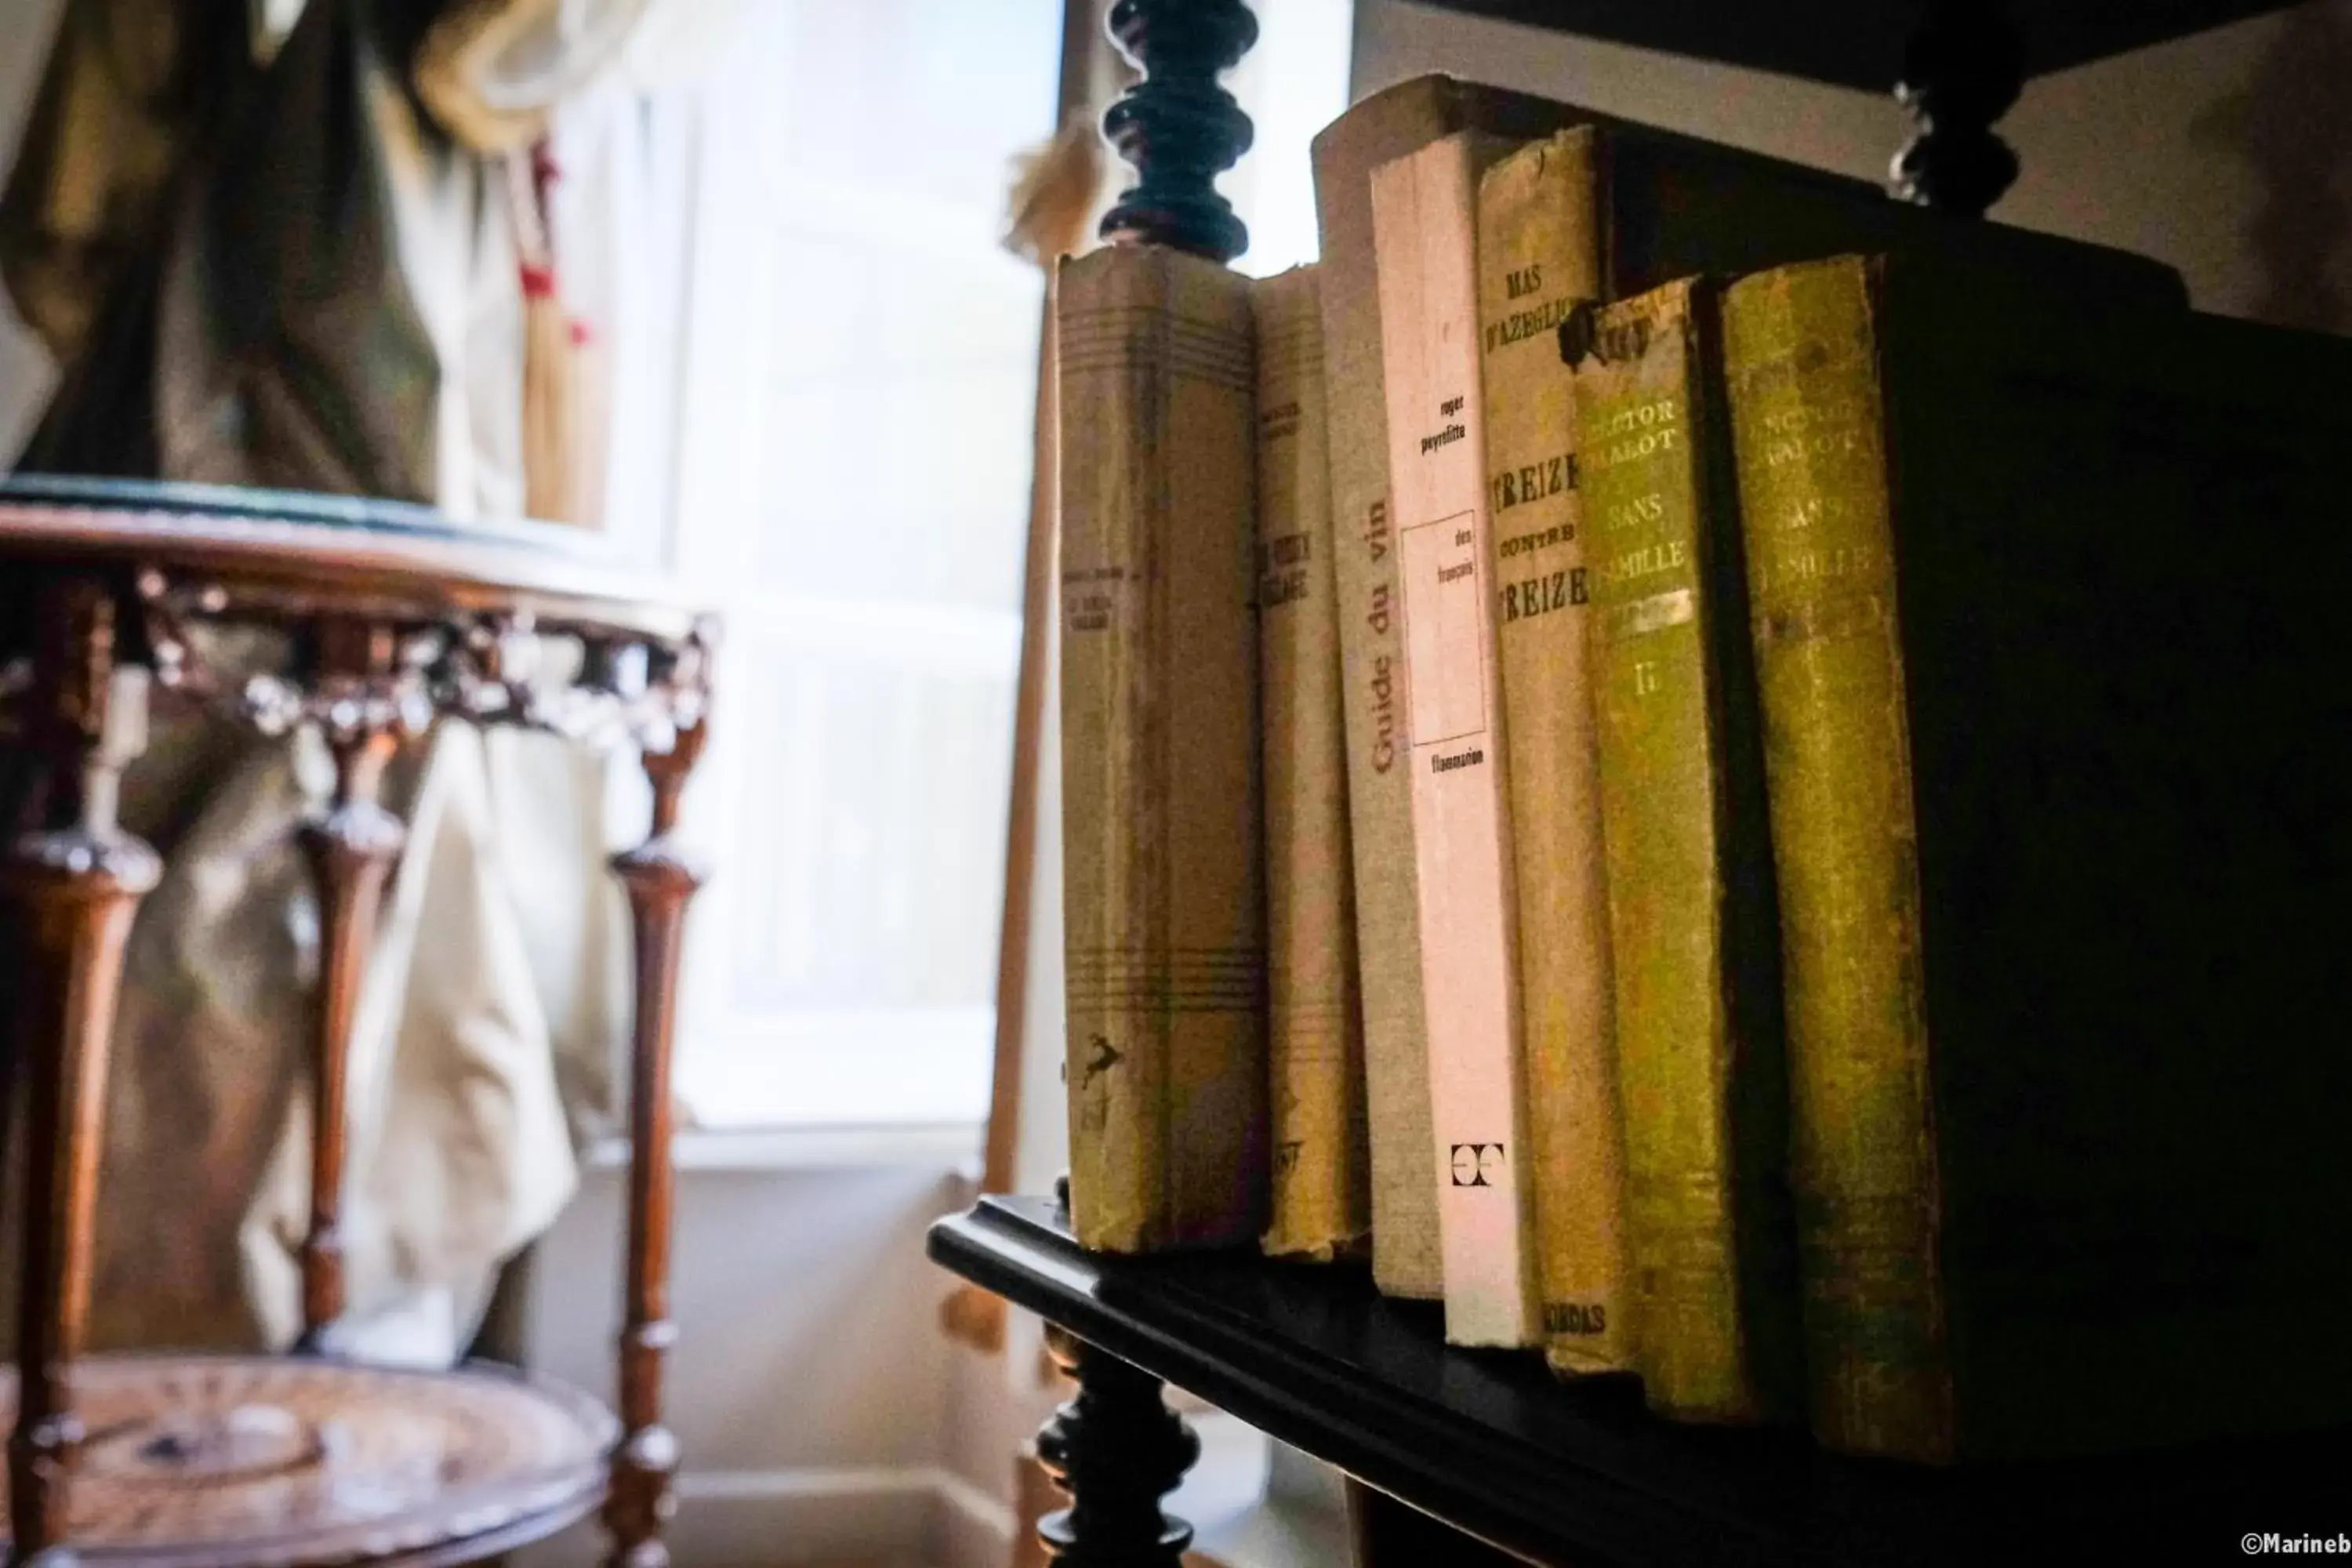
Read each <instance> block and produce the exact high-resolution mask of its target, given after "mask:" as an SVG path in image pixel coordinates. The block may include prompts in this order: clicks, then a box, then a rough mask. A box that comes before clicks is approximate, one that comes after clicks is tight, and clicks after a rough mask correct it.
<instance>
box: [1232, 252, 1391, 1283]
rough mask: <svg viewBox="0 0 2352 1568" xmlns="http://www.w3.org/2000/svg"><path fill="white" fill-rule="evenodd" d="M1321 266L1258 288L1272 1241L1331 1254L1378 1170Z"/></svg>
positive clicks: (1361, 1213)
mask: <svg viewBox="0 0 2352 1568" xmlns="http://www.w3.org/2000/svg"><path fill="white" fill-rule="evenodd" d="M1317 277H1318V269H1317V268H1314V267H1302V268H1293V269H1292V270H1290V271H1288V272H1285V273H1282V274H1280V275H1279V276H1277V277H1274V278H1269V279H1265V280H1264V281H1262V282H1260V283H1259V284H1257V285H1256V287H1255V289H1253V290H1252V291H1251V295H1250V301H1251V306H1252V309H1253V310H1254V312H1255V316H1256V321H1257V527H1258V535H1257V604H1258V638H1259V641H1258V663H1259V669H1260V672H1261V676H1262V679H1263V691H1262V697H1261V705H1262V711H1263V713H1264V718H1265V856H1266V938H1267V958H1268V961H1269V966H1270V967H1269V969H1268V983H1269V984H1268V991H1267V1000H1268V1010H1267V1025H1268V1035H1267V1054H1268V1059H1269V1068H1270V1071H1271V1074H1272V1079H1271V1089H1272V1100H1271V1115H1272V1130H1273V1158H1274V1194H1273V1205H1274V1207H1273V1218H1272V1220H1271V1222H1270V1223H1269V1225H1268V1226H1267V1229H1266V1233H1265V1237H1264V1242H1263V1245H1264V1247H1265V1250H1266V1252H1267V1253H1269V1254H1270V1255H1272V1256H1275V1257H1278V1258H1279V1257H1303V1258H1314V1259H1317V1260H1328V1259H1330V1258H1334V1257H1337V1256H1338V1255H1339V1254H1340V1253H1343V1252H1349V1251H1353V1250H1356V1249H1358V1248H1359V1247H1360V1246H1361V1245H1362V1244H1363V1243H1364V1242H1365V1241H1366V1239H1367V1238H1368V1237H1369V1236H1370V1231H1371V1179H1370V1175H1371V1173H1370V1163H1369V1158H1368V1154H1367V1151H1366V1147H1365V1144H1366V1133H1365V1120H1364V1036H1363V1026H1362V1021H1361V1014H1360V1009H1359V1007H1358V1004H1357V1000H1356V915H1355V907H1354V900H1353V891H1352V888H1351V885H1350V884H1351V875H1350V867H1349V858H1348V776H1347V774H1348V755H1347V742H1346V739H1345V737H1344V735H1343V733H1342V725H1341V721H1340V717H1339V617H1338V615H1337V614H1336V612H1335V611H1334V608H1333V597H1332V595H1333V585H1332V576H1331V487H1330V474H1329V469H1328V465H1327V462H1326V448H1325V443H1324V393H1323V320H1322V314H1321V311H1320V310H1319V308H1318V300H1317V288H1316V280H1317Z"/></svg>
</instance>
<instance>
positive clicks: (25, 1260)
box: [0, 477, 714, 1568]
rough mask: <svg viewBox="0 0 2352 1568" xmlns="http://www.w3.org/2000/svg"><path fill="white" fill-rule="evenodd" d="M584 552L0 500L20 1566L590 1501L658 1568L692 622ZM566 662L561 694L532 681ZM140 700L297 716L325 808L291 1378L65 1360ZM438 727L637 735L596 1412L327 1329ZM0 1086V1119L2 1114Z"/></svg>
mask: <svg viewBox="0 0 2352 1568" xmlns="http://www.w3.org/2000/svg"><path fill="white" fill-rule="evenodd" d="M596 544H597V541H595V540H594V539H593V536H583V535H582V534H579V533H577V532H576V531H572V530H567V529H562V528H555V527H551V526H547V525H541V524H534V525H524V526H517V527H502V528H496V529H482V528H471V527H467V528H460V527H457V526H456V525H454V524H452V523H450V522H449V521H446V520H445V519H443V518H441V517H439V516H438V515H437V514H435V513H433V512H430V511H428V510H423V509H420V508H415V507H407V506H399V505H389V504H384V503H377V502H365V501H352V500H339V499H335V498H330V497H317V496H297V495H288V494H280V493H275V492H266V491H250V490H223V489H210V488H205V487H194V486H176V485H160V484H143V483H118V482H112V481H94V480H76V479H42V478H33V477H20V478H17V479H9V480H5V481H0V563H5V570H0V739H4V740H5V743H6V744H7V745H8V746H9V747H10V748H12V749H14V750H16V751H17V752H19V753H21V755H22V757H23V759H24V761H25V762H26V764H27V766H28V770H29V777H28V778H27V779H26V787H25V788H24V790H23V791H22V792H21V798H20V799H19V800H17V801H15V802H12V803H10V804H9V806H8V809H9V810H11V811H12V812H13V815H12V816H10V817H9V819H8V820H7V821H5V823H0V832H5V838H0V911H5V912H0V920H5V925H0V932H5V937H6V938H7V943H6V946H5V949H0V966H5V967H0V973H5V974H6V975H7V977H8V979H9V982H10V985H9V989H10V992H11V994H12V997H13V1005H12V1006H11V1007H10V1008H9V1013H10V1014H11V1016H12V1017H13V1021H14V1025H15V1027H16V1035H15V1037H14V1038H13V1039H12V1040H11V1041H10V1043H9V1044H10V1049H9V1052H8V1055H7V1056H6V1057H5V1059H4V1060H0V1073H21V1074H22V1075H23V1093H24V1095H25V1097H26V1103H27V1106H28V1114H27V1115H26V1122H25V1125H26V1127H27V1128H28V1129H29V1136H28V1143H29V1147H28V1148H27V1149H26V1151H25V1170H26V1189H25V1195H26V1204H25V1214H26V1226H25V1236H24V1242H23V1256H22V1258H21V1276H22V1279H21V1291H22V1294H21V1300H20V1303H19V1308H18V1325H19V1326H18V1331H17V1345H16V1367H17V1369H18V1375H17V1376H16V1378H15V1380H14V1386H13V1387H0V1402H5V1403H8V1404H13V1406H14V1409H13V1415H12V1416H11V1435H10V1436H9V1439H8V1447H7V1466H6V1489H7V1518H8V1525H9V1542H10V1544H9V1548H8V1557H7V1561H8V1563H11V1564H34V1563H38V1564H40V1565H41V1568H58V1565H59V1564H63V1563H72V1562H77V1561H79V1562H89V1563H132V1562H136V1563H142V1564H148V1565H151V1568H164V1565H171V1568H262V1565H278V1564H298V1563H361V1562H366V1563H393V1562H396V1563H417V1564H423V1563H459V1562H470V1561H475V1560H477V1559H478V1558H480V1557H482V1556H485V1555H488V1553H490V1552H498V1551H503V1550H506V1549H508V1548H510V1547H513V1546H516V1545H520V1544H522V1543H524V1542H529V1541H532V1540H537V1539H539V1538H541V1537H542V1536H545V1535H548V1534H551V1533H552V1532H553V1531H556V1530H559V1529H561V1528H562V1527H563V1526H564V1525H566V1524H568V1523H570V1522H572V1521H573V1520H575V1519H577V1518H579V1517H580V1516H581V1515H583V1513H585V1512H586V1511H587V1510H590V1509H591V1508H593V1507H594V1506H596V1504H597V1503H598V1501H599V1500H602V1501H603V1503H604V1521H605V1524H606V1527H607V1530H608V1531H609V1533H610V1535H611V1538H612V1542H613V1545H612V1550H611V1555H610V1556H609V1558H608V1559H607V1561H608V1562H609V1563H612V1564H614V1565H616V1568H659V1565H661V1564H666V1563H667V1562H668V1561H669V1557H668V1553H667V1550H666V1549H665V1548H664V1546H663V1545H662V1544H661V1539H660V1536H661V1529H662V1525H663V1522H664V1521H665V1520H667V1518H668V1516H669V1514H670V1513H671V1511H672V1510H673V1507H674V1505H673V1502H672V1499H671V1494H670V1482H671V1478H672V1476H673V1474H674V1473H675V1471H676V1468H677V1443H676V1440H675V1439H674V1438H673V1437H672V1436H671V1435H670V1433H669V1431H668V1430H667V1428H666V1427H665V1426H663V1425H662V1421H661V1380H662V1363H663V1359H664V1356H665V1354H666V1352H667V1350H668V1348H669V1346H670V1345H671V1344H672V1342H674V1340H675V1338H676V1332H675V1328H674V1326H673V1325H672V1324H671V1323H670V1321H668V1313H667V1293H668V1275H669V1231H670V1192H671V1184H670V1165H669V1144H670V1117H669V1105H670V1087H669V1084H670V1079H669V1063H670V1047H671V1034H672V1019H673V1014H674V1011H675V1005H676V1000H677V963H678V951H679V935H680V929H681V926H682V923H683V920H684V915H685V910H686V904H687V900H688V898H689V897H690V896H691V895H692V894H693V892H694V890H695V888H696V887H697V885H698V882H699V880H700V876H699V873H698V871H697V870H696V869H695V868H694V867H693V865H692V864H691V862H690V861H689V859H688V857H687V856H686V855H685V853H684V851H683V850H682V849H681V847H679V845H678V843H677V838H676V835H675V829H676V826H677V811H678V797H679V795H680V793H681V791H682V790H683V789H684V787H685V784H686V780H687V776H688V773H689V772H690V771H691V770H692V768H693V766H694V762H695V758H696V757H697V755H698V753H699V752H700V751H701V748H702V741H703V736H704V734H705V719H706V714H707V711H708V707H709V647H710V642H711V639H712V637H713V635H714V627H713V625H712V623H711V622H709V620H708V619H707V618H706V617H703V616H698V615H697V614H695V613H694V612H693V611H692V610H691V609H690V608H689V607H688V606H686V605H683V604H681V603H679V602H677V601H676V600H673V599H671V598H668V597H666V596H664V595H662V593H661V592H660V591H659V590H657V589H655V590H649V589H648V587H647V586H646V584H644V583H643V582H642V581H640V580H639V579H638V578H637V577H635V576H631V575H625V574H623V573H622V572H621V571H620V570H619V569H618V568H617V566H616V565H614V564H613V563H609V562H600V561H599V559H598V557H597V554H596V551H595V548H594V547H595V545H596ZM229 624H235V625H239V626H258V627H262V628H265V629H266V630H268V631H269V632H271V633H275V634H278V635H277V636H276V637H275V638H274V644H275V646H278V647H282V649H283V658H282V662H281V663H280V664H279V665H278V668H266V669H261V670H257V671H255V670H241V671H239V672H238V673H237V674H236V676H235V677H234V678H232V677H228V676H225V675H224V674H223V673H221V672H220V671H217V670H215V669H214V668H211V667H210V666H209V665H208V663H207V661H206V660H205V657H204V655H203V651H202V647H201V646H200V645H201V640H202V639H201V638H199V637H194V635H193V634H194V630H195V628H197V627H199V626H206V625H229ZM559 646H560V647H564V648H565V650H566V652H567V654H568V653H569V652H571V651H574V650H576V652H577V655H578V658H577V660H576V672H575V673H574V674H572V676H571V677H570V678H569V679H561V680H550V679H545V678H544V672H545V671H546V670H548V669H550V668H555V667H556V666H557V665H558V664H561V663H562V662H563V661H561V660H551V659H549V658H546V657H544V656H546V655H548V654H549V653H550V651H551V648H553V647H559ZM151 689H158V690H159V693H160V695H161V696H162V697H163V698H164V699H166V700H183V701H194V702H201V703H205V704H206V705H208V706H210V707H212V708H214V709H215V710H219V711H222V712H225V713H227V714H229V715H231V716H233V717H235V718H236V719H237V720H239V721H243V722H245V723H247V724H249V725H251V726H253V727H254V728H255V729H257V730H258V731H262V732H265V733H270V734H276V733H282V732H284V731H288V730H289V729H291V728H292V727H294V726H296V725H300V724H312V725H316V726H317V727H318V728H319V729H320V731H321V733H322V734H323V735H324V736H325V738H326V740H327V742H328V746H329V749H330V750H331V752H332V754H333V757H334V763H335V786H334V794H333V798H332V800H331V804H330V805H329V808H328V809H327V811H326V812H325V813H324V814H323V815H322V816H320V817H319V818H318V819H316V820H314V821H312V822H310V823H307V824H305V825H304V826H303V827H302V829H301V830H300V831H301V844H302V847H303V850H304V852H305V856H306V858H307V859H308V860H309V862H310V868H311V870H312V872H313V874H314V875H315V876H316V878H317V879H318V887H319V899H320V923H321V964H320V994H319V998H318V1005H317V1007H316V1011H315V1020H316V1022H315V1028H314V1035H313V1050H312V1059H311V1073H312V1083H311V1089H312V1099H313V1105H314V1110H315V1115H314V1125H316V1126H317V1128H318V1129H319V1133H318V1136H317V1138H316V1141H315V1144H314V1148H313V1152H312V1160H311V1201H310V1223H309V1227H308V1232H307V1234H306V1236H305V1237H304V1238H303V1242H302V1246H301V1258H300V1262H301V1278H302V1310H303V1323H304V1328H303V1333H302V1337H301V1341H300V1343H299V1347H298V1352H297V1354H296V1355H295V1356H294V1357H292V1358H267V1357H229V1358H217V1357H188V1356H180V1357H174V1356H121V1357H100V1358H95V1359H88V1360H85V1359H83V1358H82V1356H81V1353H80V1352H81V1346H82V1339H83V1330H84V1324H85V1320H86V1318H87V1313H88V1305H89V1270H90V1230H91V1214H92V1200H93V1197H94V1195H95V1192H96V1187H97V1181H98V1161H99V1153H100V1131H101V1128H102V1125H103V1121H102V1115H101V1112H102V1109H103V1104H104V1096H105V1089H106V1065H107V1048H108V1037H109V1034H110V1029H111V1026H112V1022H113V1017H114V1007H115V995H116V990H117V986H118V984H119V982H120V980H121V968H122V953H123V944H124V940H125V938H126V936H127V935H128V933H129V931H130V927H131V917H132V915H133V913H134V912H135V911H136V910H137V908H138V905H139V900H140V898H141V896H142V894H144V893H145V892H146V891H147V890H148V889H150V888H152V886H153V885H154V883H155V880H156V878H157V875H158V872H159V870H160V867H159V864H158V861H157V858H156V856H155V854H154V852H153V851H152V849H150V848H149V847H147V846H146V845H144V844H142V843H141V842H140V841H139V840H138V839H137V838H136V837H132V836H131V835H129V834H127V833H125V832H124V831H123V830H122V829H121V826H119V824H118V822H117V820H116V811H115V798H116V790H117V781H118V778H119V775H120V773H121V769H122V767H123V765H124V764H125V763H127V762H129V761H130V760H131V758H132V757H133V756H135V755H136V754H137V753H138V752H139V750H140V748H141V743H142V732H143V729H144V716H145V705H146V701H147V699H148V696H149V693H150V690H151ZM436 720H463V721H473V722H478V723H515V724H526V725H530V726H534V727H538V728H542V729H547V730H551V731H555V732H557V733H560V734H563V735H566V736H570V737H572V738H575V739H577V740H580V741H583V742H602V743H634V744H635V745H636V746H637V747H638V748H639V749H640V750H641V752H642V753H643V756H644V763H645V768H646V776H647V777H648V778H649V780H650V781H651V782H652V784H653V791H654V808H653V825H652V831H651V833H650V834H649V835H648V836H647V837H646V840H645V841H644V842H643V843H642V844H640V845H638V846H637V847H635V848H634V849H630V850H628V851H626V852H625V853H623V854H621V855H618V856H616V857H614V860H613V871H614V875H615V876H617V877H618V878H619V879H620V880H621V883H622V885H623V887H624V889H625V890H626V892H627V895H628V900H629V905H630V910H631V912H632V916H633V924H634V929H635V947H636V1010H635V1027H634V1034H633V1037H632V1053H631V1055H632V1069H631V1076H630V1087H631V1110H630V1118H631V1123H630V1131H631V1135H632V1152H631V1160H630V1173H629V1204H628V1216H629V1219H628V1225H629V1241H628V1262H627V1279H626V1284H625V1293H624V1320H625V1321H624V1326H623V1329H622V1331H621V1336H620V1405H621V1409H620V1421H619V1423H618V1426H617V1427H616V1426H615V1425H614V1421H613V1419H612V1417H611V1416H610V1415H607V1414H605V1413H604V1411H603V1410H602V1409H600V1408H599V1407H597V1406H596V1405H595V1404H594V1403H593V1401H590V1400H588V1399H586V1398H585V1397H584V1396H583V1395H580V1394H574V1393H572V1392H571V1391H569V1390H565V1389H561V1388H556V1387H553V1386H551V1385H547V1384H541V1383H537V1382H533V1381H530V1380H526V1379H522V1378H520V1377H517V1376H514V1375H512V1374H509V1373H499V1372H493V1371H488V1370H482V1369H472V1368H468V1369H463V1370H460V1371H458V1372H455V1373H442V1374H426V1373H396V1372H391V1371H385V1370H381V1369H373V1368H366V1367H362V1366H358V1365H355V1364H352V1363H346V1362H342V1361H339V1360H337V1359H336V1358H335V1357H334V1356H333V1355H332V1353H331V1351H332V1343H333V1342H332V1330H333V1326H334V1323H335V1321H336V1319H337V1318H338V1317H339V1316H340V1315H341V1311H342V1309H343V1277H342V1258H343V1252H342V1236H341V1228H340V1223H339V1221H340V1212H341V1193H342V1182H343V1158H344V1121H345V1110H344V1094H345V1079H344V1065H345V1064H344V1058H345V1049H346V1046H347V1043H348V1037H349V1033H350V1029H351V1024H352V1007H353V1004H354V1000H355V998H356V996H357V994H358V990H359V983H360V976H361V972H362V968H363V967H364V965H365V963H366V958H367V952H368V946H369V936H370V933H371V931H372V930H373V924H374V920H375V915H376V910H377V905H378V903H379V901H380V898H381V895H382V893H383V887H384V883H385V880H386V878H387V875H388V873H389V872H390V870H391V868H392V866H393V864H394V860H395V859H396V858H397V857H398V855H399V853H400V848H401V844H402V839H403V829H402V825H401V824H400V822H399V820H398V819H397V818H396V817H394V816H393V815H392V814H391V813H390V812H389V811H387V810H386V809H385V808H384V807H383V805H382V803H381V802H380V800H379V799H378V787H379V784H380V781H381V777H382V774H383V766H384V763H385V762H386V760H387V759H388V758H389V756H390V755H391V753H392V752H393V750H394V747H395V746H396V744H397V742H398V741H399V739H400V737H401V736H403V735H404V734H414V733H417V732H419V731H422V730H424V729H425V727H426V726H427V725H429V724H431V723H432V722H434V721H436ZM14 1087H15V1086H14V1085H13V1084H11V1083H8V1082H6V1081H5V1079H0V1091H7V1090H10V1089H14Z"/></svg>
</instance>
